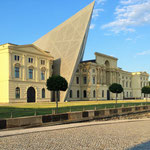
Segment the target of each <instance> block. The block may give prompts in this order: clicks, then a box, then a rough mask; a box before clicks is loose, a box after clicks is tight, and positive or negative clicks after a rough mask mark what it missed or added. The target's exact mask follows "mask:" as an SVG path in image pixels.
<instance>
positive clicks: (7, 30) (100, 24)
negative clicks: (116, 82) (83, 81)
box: [0, 0, 150, 73]
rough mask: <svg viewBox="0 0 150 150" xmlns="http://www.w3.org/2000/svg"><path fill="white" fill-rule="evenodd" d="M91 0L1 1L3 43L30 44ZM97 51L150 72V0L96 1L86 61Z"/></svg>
mask: <svg viewBox="0 0 150 150" xmlns="http://www.w3.org/2000/svg"><path fill="white" fill-rule="evenodd" d="M91 2H92V0H0V6H1V8H0V44H4V43H14V44H18V45H23V44H31V43H33V42H34V41H36V40H37V39H39V38H40V37H41V36H43V35H44V34H46V33H47V32H49V31H50V30H52V29H53V28H55V27H56V26H58V25H59V24H61V23H62V22H64V21H65V20H67V19H68V18H69V17H71V16H72V15H74V14H75V13H77V12H78V11H80V10H81V9H82V8H84V7H85V6H87V5H88V4H90V3H91ZM95 52H99V53H103V54H106V55H110V56H114V57H117V58H118V67H120V68H122V69H123V70H126V71H129V72H137V71H146V72H148V73H150V59H149V58H150V0H96V2H95V7H94V11H93V16H92V21H91V26H90V30H89V36H88V40H87V45H86V49H85V53H84V58H83V59H84V60H90V59H94V58H95V55H94V53H95Z"/></svg>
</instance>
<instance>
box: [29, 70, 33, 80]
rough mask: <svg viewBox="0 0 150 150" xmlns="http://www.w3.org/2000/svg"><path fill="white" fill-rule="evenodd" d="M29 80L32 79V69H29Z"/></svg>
mask: <svg viewBox="0 0 150 150" xmlns="http://www.w3.org/2000/svg"><path fill="white" fill-rule="evenodd" d="M29 79H33V69H29Z"/></svg>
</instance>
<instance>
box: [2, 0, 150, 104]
mask: <svg viewBox="0 0 150 150" xmlns="http://www.w3.org/2000/svg"><path fill="white" fill-rule="evenodd" d="M94 3H95V2H92V3H91V4H89V5H88V6H86V7H85V8H83V9H82V10H80V11H79V12H77V13H76V14H75V15H74V16H72V17H71V18H69V19H68V20H66V21H65V22H64V23H62V24H61V25H59V26H57V27H56V28H54V29H53V30H51V31H50V32H48V33H47V34H45V35H44V36H42V37H41V38H39V39H38V40H36V41H35V42H34V43H33V44H29V45H16V44H11V43H7V44H3V45H0V70H1V74H0V103H16V102H17V103H19V102H21V103H23V102H25V103H26V102H49V101H54V97H53V96H52V95H53V94H52V93H51V92H49V91H48V90H47V88H46V80H47V79H48V78H49V77H50V76H52V75H61V76H63V77H64V78H65V79H66V80H67V82H68V89H67V90H66V91H63V92H59V99H60V101H61V102H64V101H73V100H75V101H76V100H109V99H113V98H114V95H113V94H112V93H110V92H109V90H108V87H109V85H111V84H112V83H120V84H121V85H122V86H123V88H124V92H123V93H122V94H120V95H119V97H118V98H119V99H123V98H125V99H131V98H141V97H143V95H142V94H141V88H142V87H143V86H145V85H148V77H149V75H148V73H146V72H136V73H131V72H127V71H123V70H122V69H121V68H119V67H118V66H117V60H118V59H117V58H115V57H111V56H108V55H104V54H100V53H95V57H96V58H95V59H94V60H89V61H82V58H83V55H84V50H85V46H86V41H87V37H88V32H89V28H90V23H91V18H92V14H93V9H94Z"/></svg>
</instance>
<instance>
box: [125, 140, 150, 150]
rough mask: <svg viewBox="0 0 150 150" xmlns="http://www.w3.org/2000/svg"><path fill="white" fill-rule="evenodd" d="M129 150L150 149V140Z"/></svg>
mask: <svg viewBox="0 0 150 150" xmlns="http://www.w3.org/2000/svg"><path fill="white" fill-rule="evenodd" d="M128 150H150V141H148V142H145V143H142V144H139V145H136V146H134V147H132V148H129V149H128Z"/></svg>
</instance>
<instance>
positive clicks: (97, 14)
mask: <svg viewBox="0 0 150 150" xmlns="http://www.w3.org/2000/svg"><path fill="white" fill-rule="evenodd" d="M102 11H104V9H100V8H99V9H94V10H93V16H92V18H96V17H99V13H100V12H102Z"/></svg>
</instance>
